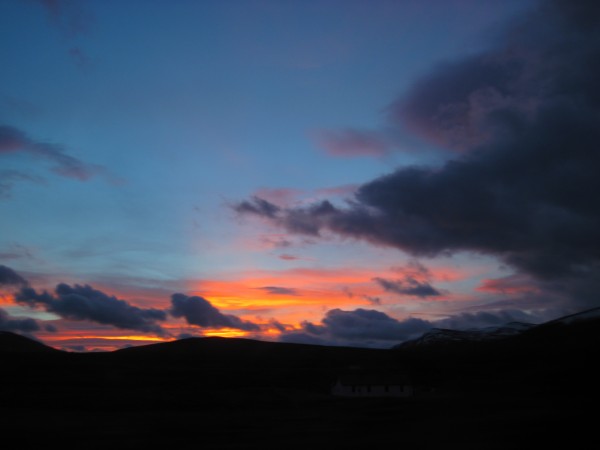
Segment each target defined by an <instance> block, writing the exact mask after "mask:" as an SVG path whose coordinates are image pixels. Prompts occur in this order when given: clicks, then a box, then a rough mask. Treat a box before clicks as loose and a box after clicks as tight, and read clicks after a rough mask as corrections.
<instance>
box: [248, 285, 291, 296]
mask: <svg viewBox="0 0 600 450" xmlns="http://www.w3.org/2000/svg"><path fill="white" fill-rule="evenodd" d="M258 289H260V290H262V291H265V292H266V293H268V294H273V295H300V293H299V292H298V291H297V290H296V289H292V288H286V287H283V286H263V287H260V288H258Z"/></svg>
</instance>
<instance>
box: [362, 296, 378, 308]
mask: <svg viewBox="0 0 600 450" xmlns="http://www.w3.org/2000/svg"><path fill="white" fill-rule="evenodd" d="M363 298H364V299H365V300H366V301H367V302H369V303H370V304H371V305H373V306H377V305H381V298H380V297H373V296H371V295H363Z"/></svg>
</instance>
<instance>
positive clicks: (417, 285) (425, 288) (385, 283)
mask: <svg viewBox="0 0 600 450" xmlns="http://www.w3.org/2000/svg"><path fill="white" fill-rule="evenodd" d="M373 281H375V282H376V283H377V284H379V285H380V286H381V287H382V288H383V289H384V290H385V291H386V292H392V293H394V294H399V295H411V296H414V297H420V298H426V297H438V296H440V295H442V293H441V292H440V291H438V290H437V289H436V288H434V287H433V286H432V285H431V284H429V283H428V282H427V281H418V280H416V279H414V278H413V277H410V276H406V277H404V279H402V280H396V281H392V280H386V279H385V278H379V277H376V278H373Z"/></svg>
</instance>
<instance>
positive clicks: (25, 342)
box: [0, 331, 59, 353]
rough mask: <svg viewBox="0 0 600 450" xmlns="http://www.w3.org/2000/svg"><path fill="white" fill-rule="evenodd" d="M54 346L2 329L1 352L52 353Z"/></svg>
mask: <svg viewBox="0 0 600 450" xmlns="http://www.w3.org/2000/svg"><path fill="white" fill-rule="evenodd" d="M52 352H59V350H56V349H54V348H52V347H48V346H47V345H44V344H42V343H41V342H38V341H34V340H33V339H29V338H26V337H24V336H21V335H19V334H15V333H11V332H10V331H0V353H52Z"/></svg>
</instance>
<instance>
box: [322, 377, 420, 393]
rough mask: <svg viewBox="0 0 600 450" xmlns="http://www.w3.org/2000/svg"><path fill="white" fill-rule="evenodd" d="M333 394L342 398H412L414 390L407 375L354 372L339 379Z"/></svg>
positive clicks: (334, 386) (333, 388)
mask: <svg viewBox="0 0 600 450" xmlns="http://www.w3.org/2000/svg"><path fill="white" fill-rule="evenodd" d="M331 393H332V394H333V395H337V396H340V397H410V396H412V395H413V394H414V388H413V386H412V384H411V383H410V380H409V377H408V375H407V374H406V373H402V372H385V373H377V372H365V371H353V372H348V373H346V374H343V375H341V376H340V377H338V379H337V381H336V383H335V384H334V385H333V387H332V388H331Z"/></svg>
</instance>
